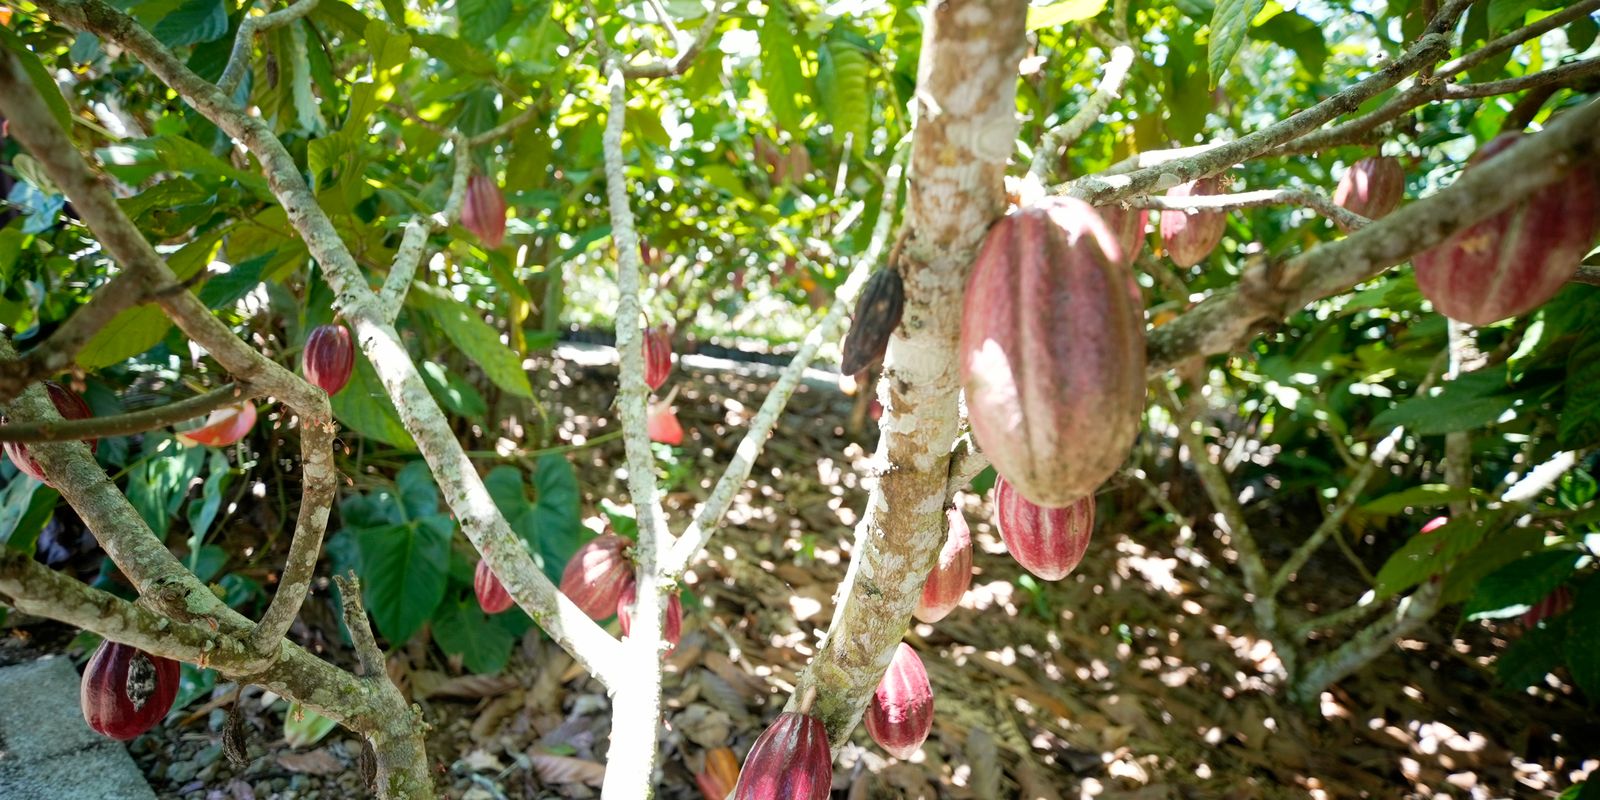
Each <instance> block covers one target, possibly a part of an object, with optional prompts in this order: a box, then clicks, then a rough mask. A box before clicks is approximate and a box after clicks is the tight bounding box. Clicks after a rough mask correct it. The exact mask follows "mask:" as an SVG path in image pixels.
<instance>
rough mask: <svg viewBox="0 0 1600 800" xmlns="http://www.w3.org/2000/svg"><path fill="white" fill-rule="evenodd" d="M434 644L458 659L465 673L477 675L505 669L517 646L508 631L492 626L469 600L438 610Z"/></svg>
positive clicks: (486, 616) (434, 627) (449, 604)
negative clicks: (463, 666)
mask: <svg viewBox="0 0 1600 800" xmlns="http://www.w3.org/2000/svg"><path fill="white" fill-rule="evenodd" d="M433 640H434V641H435V642H438V643H439V649H441V650H443V651H445V652H446V653H448V654H450V655H453V656H456V655H458V656H461V661H462V663H464V664H466V666H467V669H469V670H471V671H473V672H476V673H478V674H488V673H492V672H499V671H500V670H502V669H504V668H505V665H506V662H507V661H509V660H510V659H511V647H512V645H513V644H515V643H516V642H515V640H514V639H513V638H512V636H511V632H510V631H508V630H506V629H505V628H503V627H501V626H499V625H497V624H495V623H494V621H493V620H491V619H489V616H488V615H487V614H484V613H483V609H481V608H479V607H478V604H477V603H476V602H473V601H472V600H465V601H459V602H454V603H447V604H445V606H444V607H443V608H442V609H440V612H439V615H438V619H437V621H436V624H435V625H434V626H433Z"/></svg>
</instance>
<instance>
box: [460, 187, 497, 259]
mask: <svg viewBox="0 0 1600 800" xmlns="http://www.w3.org/2000/svg"><path fill="white" fill-rule="evenodd" d="M461 226H462V227H464V228H466V229H467V230H469V231H472V234H473V235H474V236H476V237H478V241H481V242H483V244H484V246H485V247H488V248H489V249H490V250H495V249H498V248H499V247H500V245H502V244H505V241H506V199H505V198H504V197H502V196H501V194H500V187H499V186H498V185H497V184H496V183H495V182H494V179H493V178H491V177H489V176H488V175H473V176H472V177H471V178H468V179H467V196H466V198H465V200H464V201H463V202H462V205H461Z"/></svg>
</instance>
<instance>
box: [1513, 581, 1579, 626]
mask: <svg viewBox="0 0 1600 800" xmlns="http://www.w3.org/2000/svg"><path fill="white" fill-rule="evenodd" d="M1571 610H1572V591H1571V590H1569V589H1568V588H1567V587H1565V586H1557V587H1556V588H1555V591H1553V592H1551V593H1549V594H1547V595H1545V596H1544V599H1542V600H1540V601H1539V602H1537V603H1534V604H1533V607H1532V608H1530V609H1528V610H1527V611H1524V612H1523V613H1522V624H1523V625H1524V626H1526V627H1529V628H1531V627H1533V626H1535V625H1538V624H1539V623H1540V622H1543V621H1544V620H1547V619H1551V618H1553V617H1559V616H1561V615H1562V614H1565V613H1567V612H1568V611H1571Z"/></svg>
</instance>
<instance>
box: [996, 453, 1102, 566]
mask: <svg viewBox="0 0 1600 800" xmlns="http://www.w3.org/2000/svg"><path fill="white" fill-rule="evenodd" d="M994 513H995V523H996V527H998V528H999V529H1000V540H1001V541H1003V542H1005V543H1006V550H1008V551H1010V553H1011V557H1012V558H1014V559H1016V560H1017V563H1018V564H1021V565H1022V567H1023V568H1024V569H1026V570H1027V571H1029V572H1031V573H1033V574H1034V575H1036V576H1038V577H1040V578H1043V579H1044V580H1047V581H1054V580H1060V579H1062V578H1065V577H1067V575H1069V574H1071V573H1072V571H1073V570H1074V569H1076V568H1077V566H1078V563H1079V562H1081V561H1083V554H1084V552H1085V551H1087V550H1088V549H1089V537H1090V535H1091V534H1092V533H1093V532H1094V495H1092V494H1091V495H1086V496H1085V497H1083V498H1082V499H1081V500H1078V501H1077V502H1075V503H1073V504H1072V505H1070V506H1067V507H1065V508H1044V507H1042V506H1038V505H1035V504H1034V503H1031V502H1029V501H1028V499H1027V498H1026V497H1023V496H1022V495H1021V494H1020V493H1018V492H1017V491H1016V489H1015V488H1014V487H1013V486H1012V485H1011V483H1010V482H1009V481H1007V480H1006V479H1005V478H1000V479H999V480H997V481H995V484H994Z"/></svg>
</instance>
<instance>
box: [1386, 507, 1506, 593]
mask: <svg viewBox="0 0 1600 800" xmlns="http://www.w3.org/2000/svg"><path fill="white" fill-rule="evenodd" d="M1487 530H1488V526H1487V525H1486V524H1485V522H1484V521H1483V520H1481V519H1478V518H1474V517H1461V518H1458V519H1453V520H1451V521H1450V522H1448V523H1446V524H1445V525H1444V526H1443V527H1440V528H1436V529H1434V530H1433V531H1431V532H1429V533H1419V534H1417V535H1416V536H1413V537H1411V539H1410V540H1408V541H1407V542H1406V543H1405V544H1404V545H1401V547H1400V549H1399V550H1397V551H1395V553H1394V555H1392V556H1390V557H1389V560H1388V561H1386V562H1384V565H1383V567H1382V568H1381V569H1379V570H1378V575H1377V577H1376V578H1375V579H1374V581H1373V583H1374V586H1373V589H1374V590H1375V591H1376V592H1377V595H1378V598H1379V599H1380V600H1381V599H1384V598H1389V597H1393V596H1394V595H1397V594H1399V593H1401V592H1403V591H1405V590H1407V589H1410V588H1411V587H1413V586H1416V585H1417V584H1419V583H1422V582H1423V581H1425V580H1427V579H1428V578H1430V577H1432V576H1435V575H1442V574H1443V573H1444V572H1445V570H1447V569H1448V568H1449V566H1450V564H1451V562H1453V561H1455V560H1456V559H1457V558H1459V557H1460V556H1461V555H1463V554H1464V553H1466V552H1468V551H1470V550H1471V549H1472V548H1474V547H1476V546H1477V545H1478V542H1480V541H1482V539H1483V536H1484V534H1485V533H1486V532H1487Z"/></svg>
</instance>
